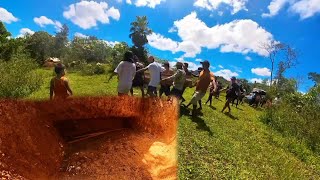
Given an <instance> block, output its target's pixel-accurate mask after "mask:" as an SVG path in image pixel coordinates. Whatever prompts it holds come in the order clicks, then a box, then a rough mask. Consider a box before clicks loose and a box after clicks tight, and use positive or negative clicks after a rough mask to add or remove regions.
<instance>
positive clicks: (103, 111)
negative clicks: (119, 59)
mask: <svg viewBox="0 0 320 180" xmlns="http://www.w3.org/2000/svg"><path fill="white" fill-rule="evenodd" d="M154 102H155V101H154V100H153V99H145V100H142V99H138V98H132V97H121V98H119V97H96V98H77V99H70V100H68V101H66V102H63V103H61V102H48V101H39V102H32V101H17V100H0V127H1V128H0V178H2V179H177V161H176V141H172V139H174V137H175V135H176V128H177V105H176V104H170V103H168V102H162V104H161V106H162V107H160V103H155V104H154ZM156 102H159V100H157V101H156Z"/></svg>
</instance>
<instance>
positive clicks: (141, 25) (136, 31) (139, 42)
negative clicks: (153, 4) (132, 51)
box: [129, 16, 152, 48]
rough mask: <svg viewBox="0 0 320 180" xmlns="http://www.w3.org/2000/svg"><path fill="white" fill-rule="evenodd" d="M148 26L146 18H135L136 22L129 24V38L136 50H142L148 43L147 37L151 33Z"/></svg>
mask: <svg viewBox="0 0 320 180" xmlns="http://www.w3.org/2000/svg"><path fill="white" fill-rule="evenodd" d="M148 25H149V22H148V19H147V17H146V16H137V19H136V21H134V22H132V23H131V28H130V32H131V33H130V35H129V37H130V38H131V40H132V42H133V44H134V46H136V47H137V48H143V46H144V45H145V44H147V43H148V39H147V36H148V35H150V34H151V33H152V30H151V29H150V28H149V27H148Z"/></svg>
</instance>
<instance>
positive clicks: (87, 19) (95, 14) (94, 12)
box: [63, 1, 120, 29]
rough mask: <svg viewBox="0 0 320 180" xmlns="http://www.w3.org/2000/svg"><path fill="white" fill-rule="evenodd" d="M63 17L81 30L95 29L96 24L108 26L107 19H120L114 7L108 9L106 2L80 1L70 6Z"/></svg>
mask: <svg viewBox="0 0 320 180" xmlns="http://www.w3.org/2000/svg"><path fill="white" fill-rule="evenodd" d="M63 16H64V17H65V18H66V19H68V20H71V21H72V22H73V23H74V24H76V25H78V26H79V27H81V28H83V29H90V28H92V27H96V26H97V23H98V22H100V23H102V24H109V23H110V20H109V18H110V17H111V18H113V19H115V20H119V19H120V12H119V10H118V9H115V8H114V7H111V8H109V7H108V4H107V3H106V2H100V3H98V2H95V1H81V2H78V3H76V4H71V5H70V6H69V8H68V10H66V11H64V12H63Z"/></svg>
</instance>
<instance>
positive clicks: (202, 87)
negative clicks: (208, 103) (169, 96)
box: [186, 61, 216, 116]
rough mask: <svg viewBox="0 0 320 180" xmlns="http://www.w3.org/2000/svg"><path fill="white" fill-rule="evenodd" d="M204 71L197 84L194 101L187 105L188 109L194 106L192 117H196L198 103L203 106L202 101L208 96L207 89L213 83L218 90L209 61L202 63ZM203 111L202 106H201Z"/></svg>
mask: <svg viewBox="0 0 320 180" xmlns="http://www.w3.org/2000/svg"><path fill="white" fill-rule="evenodd" d="M201 64H202V67H203V70H202V71H201V72H200V74H199V80H198V82H197V83H196V90H195V92H194V94H193V96H192V99H191V100H190V103H189V104H188V105H186V107H189V106H190V105H191V104H192V105H193V109H192V116H194V115H195V113H196V111H197V103H198V102H199V104H201V99H202V98H203V97H204V96H205V95H206V92H207V89H208V87H209V85H210V83H211V82H212V84H213V86H214V89H216V83H215V78H214V75H213V72H210V70H209V67H210V63H209V61H203V62H201ZM200 110H201V106H200Z"/></svg>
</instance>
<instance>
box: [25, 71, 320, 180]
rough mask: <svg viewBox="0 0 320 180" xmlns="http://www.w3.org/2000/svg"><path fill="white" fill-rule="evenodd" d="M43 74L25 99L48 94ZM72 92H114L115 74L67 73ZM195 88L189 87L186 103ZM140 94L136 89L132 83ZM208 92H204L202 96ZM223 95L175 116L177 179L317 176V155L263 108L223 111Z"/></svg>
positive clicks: (49, 74) (319, 170)
mask: <svg viewBox="0 0 320 180" xmlns="http://www.w3.org/2000/svg"><path fill="white" fill-rule="evenodd" d="M40 71H41V72H43V73H44V74H45V77H46V78H45V82H44V84H43V86H42V87H41V89H40V90H39V91H37V92H35V93H33V94H32V95H31V96H30V97H28V98H27V99H48V98H49V81H50V79H51V78H52V75H53V73H52V71H47V70H40ZM67 77H68V78H69V81H70V85H71V88H72V90H73V91H74V95H75V96H102V95H116V94H117V90H116V88H117V78H116V77H114V78H113V79H112V80H111V81H110V82H107V79H108V76H107V75H95V76H81V75H80V74H78V73H69V74H68V76H67ZM193 90H194V89H187V91H186V93H185V95H184V97H185V98H186V100H187V101H186V103H188V101H189V100H190V99H191V96H192V93H193ZM134 91H135V94H137V95H138V96H140V90H138V89H135V90H134ZM206 98H207V96H205V97H204V99H203V102H205V100H206ZM224 102H225V97H224V96H223V94H222V96H221V97H220V100H213V107H209V106H207V105H203V110H202V113H203V114H202V115H201V116H199V117H197V118H191V117H190V116H189V115H188V114H189V112H188V110H187V109H185V108H181V110H180V111H181V113H180V116H181V117H180V119H179V130H178V136H179V149H178V153H179V157H178V158H179V179H234V178H235V179H320V157H319V155H316V154H314V153H313V152H311V151H310V150H308V148H307V147H306V146H305V145H304V144H303V143H300V142H299V141H297V140H295V139H293V138H290V137H283V136H282V135H281V134H279V133H278V132H276V131H274V130H273V129H271V128H270V127H268V126H267V125H265V124H263V123H262V122H261V121H260V120H259V117H260V116H261V114H262V113H263V111H262V110H256V109H253V108H251V107H249V106H248V105H240V106H239V107H238V108H235V107H232V112H231V115H226V114H224V113H221V112H220V111H221V109H222V107H223V105H224Z"/></svg>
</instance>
